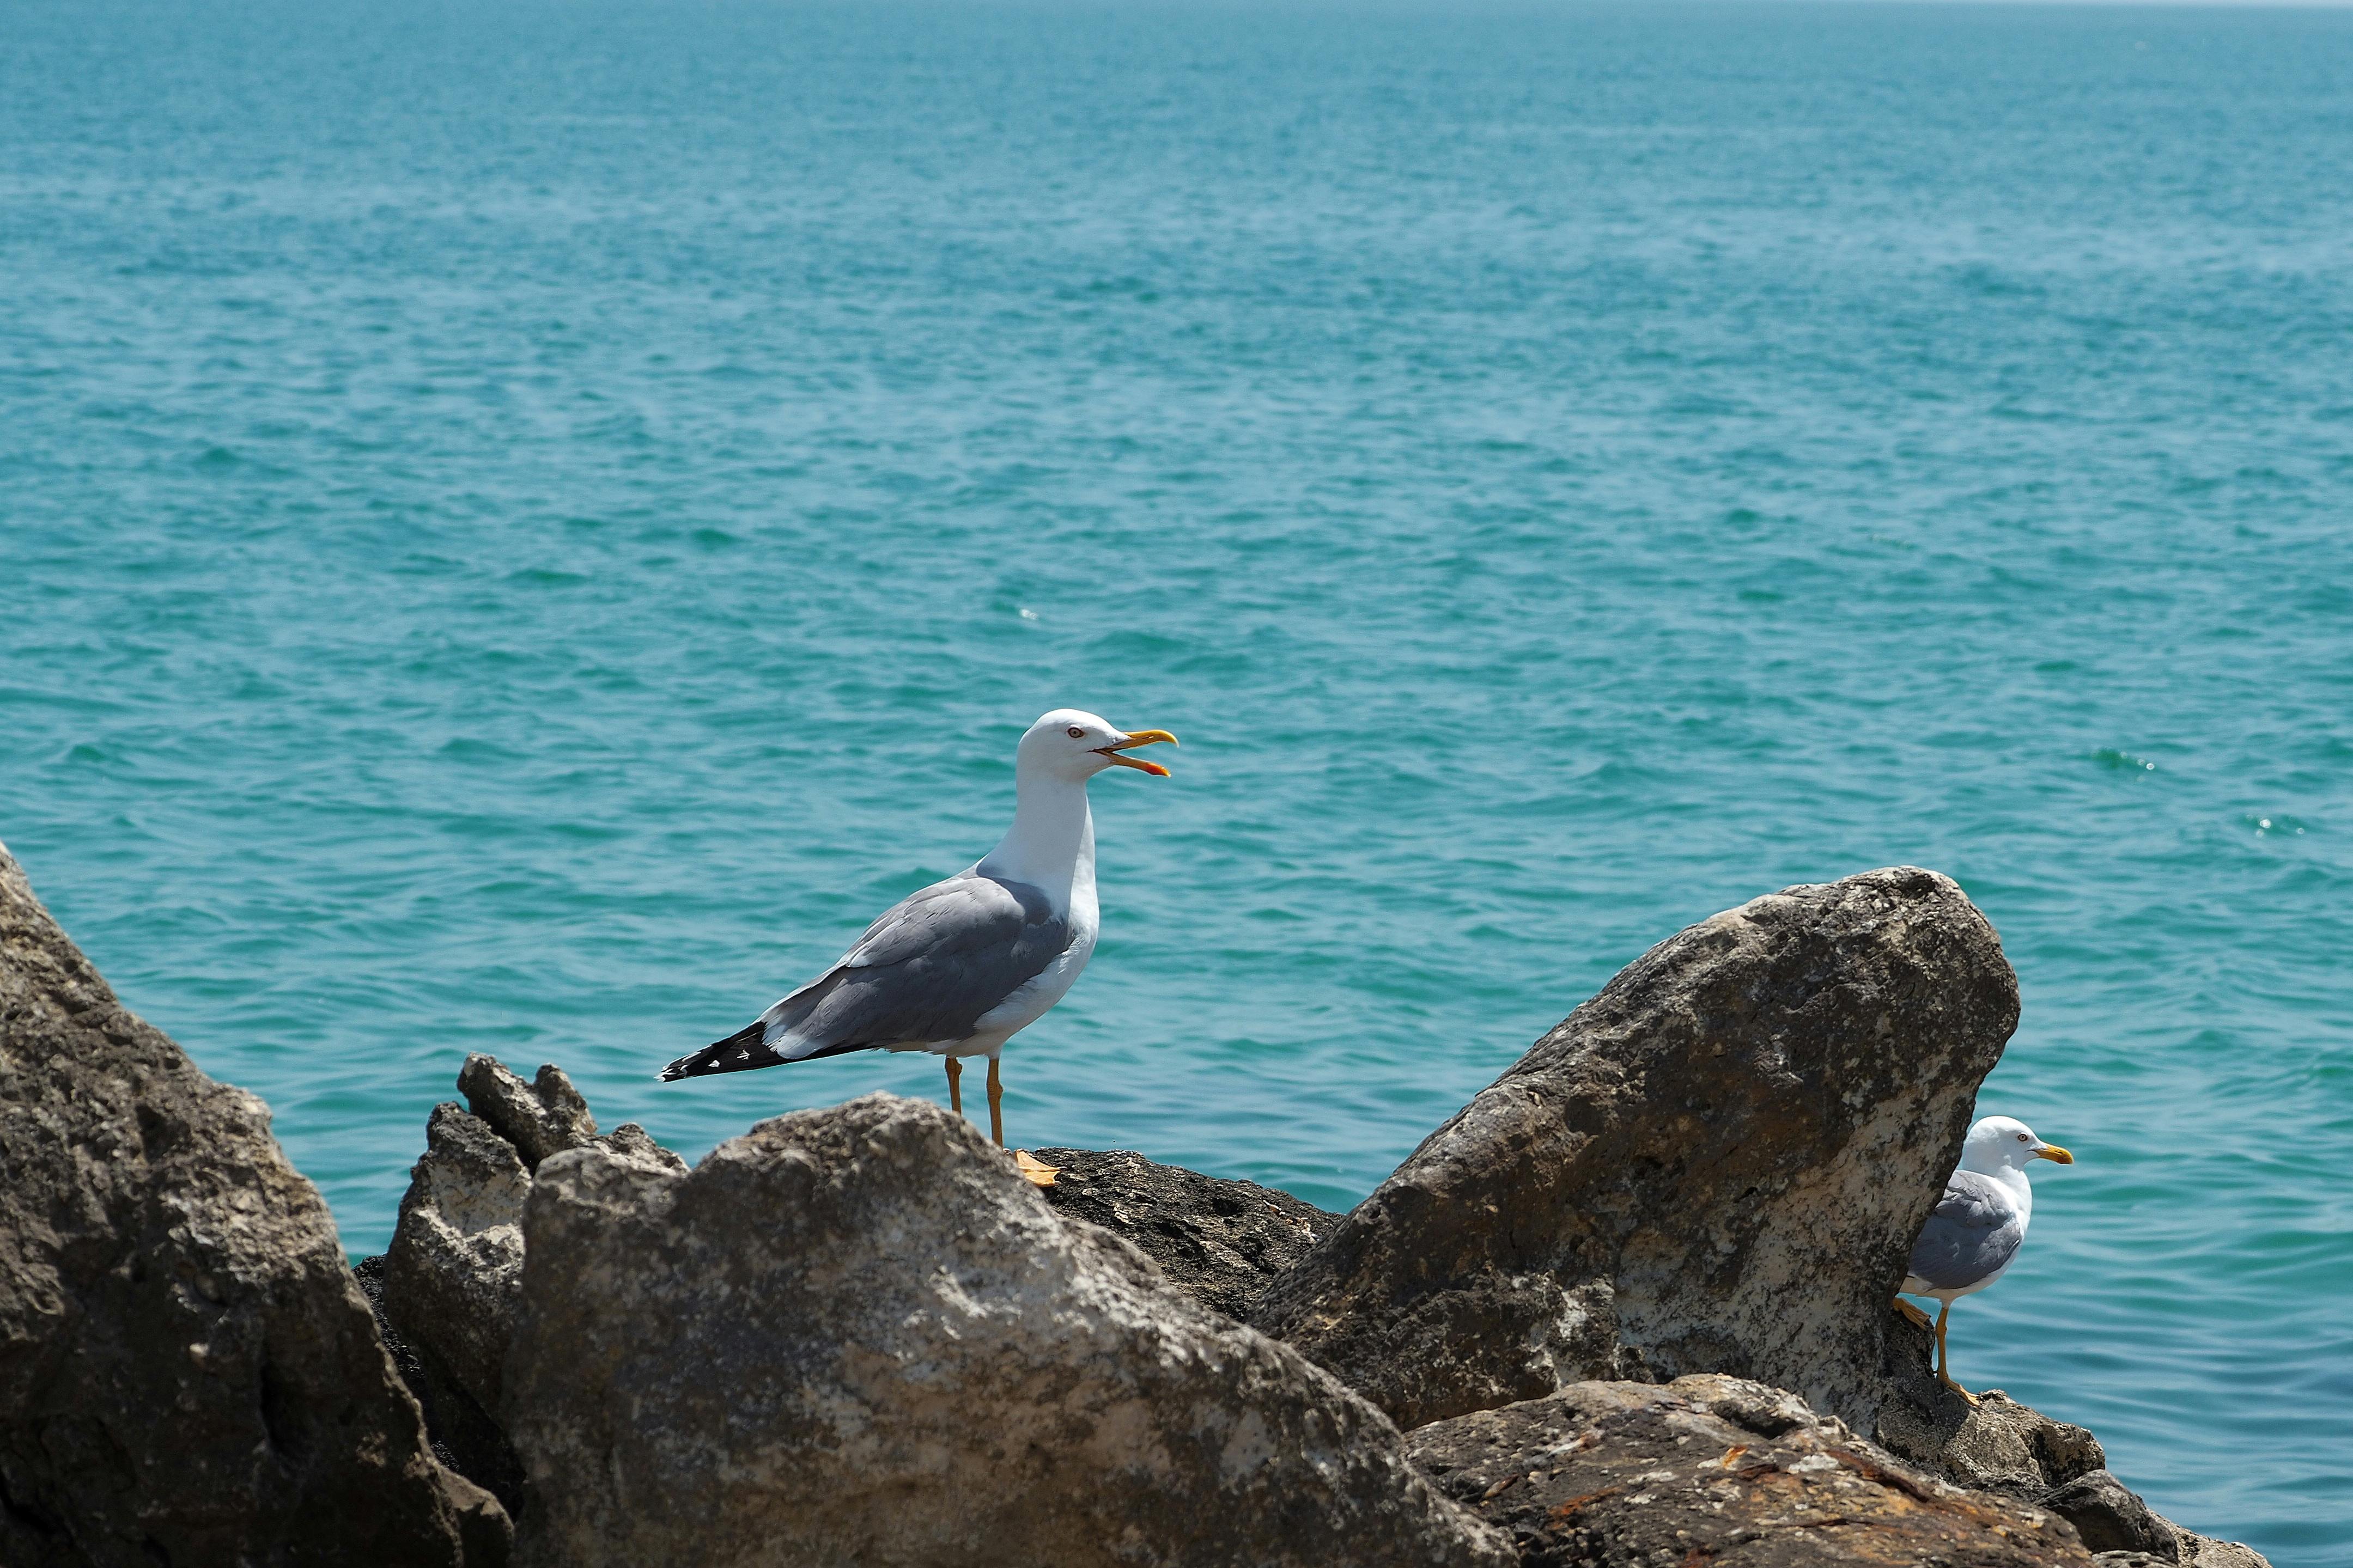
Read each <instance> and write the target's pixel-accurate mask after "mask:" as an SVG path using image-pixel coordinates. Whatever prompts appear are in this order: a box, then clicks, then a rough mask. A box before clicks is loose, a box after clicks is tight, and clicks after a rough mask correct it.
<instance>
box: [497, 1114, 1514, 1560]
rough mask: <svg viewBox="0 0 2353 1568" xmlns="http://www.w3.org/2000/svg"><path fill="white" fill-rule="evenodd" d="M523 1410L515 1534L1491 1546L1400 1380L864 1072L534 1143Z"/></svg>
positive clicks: (514, 1399) (981, 1545)
mask: <svg viewBox="0 0 2353 1568" xmlns="http://www.w3.org/2000/svg"><path fill="white" fill-rule="evenodd" d="M524 1230H525V1236H526V1239H527V1244H528V1245H527V1247H526V1253H525V1260H524V1265H523V1285H522V1303H521V1310H520V1311H519V1313H518V1315H517V1319H516V1329H515V1337H514V1342H513V1344H512V1350H511V1352H510V1355H509V1359H508V1362H507V1367H506V1382H505V1407H504V1414H505V1417H506V1422H507V1429H508V1431H509V1433H510V1435H511V1436H512V1437H513V1439H514V1442H515V1445H516V1447H517V1448H518V1450H519V1451H520V1452H521V1453H522V1458H523V1460H524V1462H525V1465H526V1467H527V1468H528V1470H529V1474H530V1483H531V1486H532V1489H533V1502H532V1505H531V1507H530V1509H529V1510H527V1512H526V1514H525V1517H524V1521H523V1525H522V1531H521V1534H520V1536H519V1539H518V1543H517V1551H518V1556H519V1560H520V1561H522V1562H523V1563H528V1564H540V1565H554V1564H558V1563H561V1564H566V1565H576V1568H595V1565H599V1564H616V1565H618V1564H630V1565H635V1564H640V1563H689V1562H691V1563H698V1564H707V1565H710V1568H727V1565H732V1564H751V1563H762V1564H769V1563H773V1564H778V1565H782V1564H796V1565H810V1568H816V1565H822V1564H832V1563H842V1564H847V1563H861V1564H871V1565H882V1564H901V1563H903V1564H917V1563H921V1564H936V1563H956V1564H958V1565H959V1568H996V1565H1005V1568H1011V1565H1013V1564H1023V1565H1027V1568H1060V1565H1064V1564H1068V1565H1071V1568H1081V1565H1086V1568H1094V1565H1099V1564H1105V1563H1138V1564H1164V1563H1165V1564H1179V1563H1198V1564H1202V1565H1204V1568H1208V1565H1211V1564H1215V1565H1219V1568H1224V1565H1226V1564H1230V1563H1254V1564H1293V1563H1295V1564H1301V1565H1305V1564H1310V1563H1314V1564H1324V1563H1351V1564H1358V1565H1362V1568H1378V1565H1381V1564H1392V1563H1393V1564H1398V1565H1400V1568H1402V1565H1405V1564H1413V1565H1415V1568H1430V1565H1434V1564H1445V1563H1466V1564H1470V1563H1479V1564H1496V1565H1500V1564H1502V1563H1508V1562H1509V1561H1511V1554H1510V1552H1509V1551H1508V1549H1507V1548H1506V1547H1505V1546H1504V1544H1503V1542H1501V1541H1500V1539H1498V1538H1497V1537H1495V1536H1494V1535H1493V1532H1492V1531H1487V1530H1485V1529H1484V1528H1483V1527H1482V1526H1480V1525H1478V1524H1477V1523H1476V1522H1475V1521H1472V1519H1471V1518H1470V1516H1469V1515H1468V1514H1467V1513H1466V1512H1465V1511H1464V1510H1461V1509H1459V1508H1457V1507H1456V1506H1455V1505H1453V1504H1451V1503H1450V1502H1448V1501H1446V1500H1443V1499H1442V1498H1440V1497H1439V1496H1438V1495H1437V1494H1436V1493H1435V1492H1434V1491H1432V1490H1431V1489H1430V1486H1429V1485H1428V1483H1427V1482H1425V1481H1424V1480H1423V1479H1421V1478H1420V1477H1419V1475H1418V1474H1417V1473H1416V1472H1415V1471H1414V1470H1413V1468H1411V1466H1410V1465H1409V1463H1408V1462H1407V1460H1406V1458H1405V1455H1404V1451H1403V1447H1402V1444H1401V1442H1400V1440H1399V1439H1398V1436H1397V1434H1396V1432H1395V1430H1394V1429H1393V1428H1392V1427H1391V1426H1390V1425H1389V1423H1388V1420H1387V1419H1386V1418H1384V1417H1383V1416H1382V1415H1380V1413H1379V1412H1378V1411H1377V1410H1375V1409H1374V1408H1373V1407H1372V1406H1371V1405H1368V1404H1366V1402H1364V1401H1363V1400H1362V1399H1360V1398H1358V1397H1356V1395H1355V1394H1351V1393H1349V1392H1348V1391H1347V1390H1346V1389H1345V1388H1344V1387H1342V1386H1341V1385H1340V1384H1338V1383H1336V1382H1335V1380H1334V1379H1333V1378H1332V1377H1331V1376H1330V1375H1329V1374H1327V1373H1324V1372H1323V1371H1322V1370H1321V1369H1319V1368H1317V1367H1315V1366H1314V1365H1313V1364H1312V1363H1309V1362H1307V1361H1306V1360H1305V1359H1304V1358H1303V1357H1302V1356H1300V1355H1299V1354H1298V1353H1297V1352H1293V1351H1292V1350H1290V1349H1289V1348H1288V1347H1286V1346H1283V1345H1280V1344H1277V1343H1275V1342H1272V1341H1271V1340H1268V1339H1266V1338H1265V1337H1264V1336H1262V1335H1261V1334H1258V1333H1257V1332H1255V1331H1252V1330H1250V1329H1248V1328H1246V1327H1243V1326H1241V1325H1239V1324H1236V1323H1233V1322H1231V1321H1227V1320H1225V1319H1223V1318H1220V1317H1219V1316H1218V1315H1216V1314H1214V1313H1212V1312H1210V1311H1208V1310H1206V1309H1204V1308H1202V1307H1201V1306H1199V1305H1198V1303H1197V1302H1195V1301H1194V1300H1192V1298H1190V1297H1188V1296H1187V1295H1186V1294H1185V1293H1184V1292H1183V1291H1181V1290H1179V1289H1176V1287H1174V1286H1173V1285H1171V1284H1169V1283H1168V1281H1167V1279H1166V1277H1165V1276H1164V1275H1163V1274H1162V1273H1161V1271H1160V1269H1159V1268H1157V1267H1155V1265H1154V1264H1153V1263H1152V1262H1151V1261H1150V1259H1148V1258H1145V1256H1144V1255H1143V1254H1141V1253H1140V1252H1138V1251H1136V1250H1134V1248H1133V1247H1129V1246H1127V1245H1126V1244H1124V1243H1123V1242H1121V1241H1119V1240H1118V1239H1117V1238H1116V1237H1111V1236H1108V1235H1106V1234H1104V1233H1103V1231H1101V1230H1099V1229H1097V1228H1095V1227H1093V1226H1084V1225H1074V1224H1071V1223H1069V1222H1066V1221H1064V1220H1062V1219H1061V1218H1060V1217H1059V1216H1058V1215H1056V1214H1055V1213H1054V1211H1053V1210H1052V1209H1051V1208H1050V1207H1049V1206H1048V1205H1047V1202H1046V1200H1045V1199H1044V1198H1043V1197H1042V1196H1040V1195H1039V1193H1038V1192H1037V1190H1036V1189H1034V1188H1032V1187H1030V1186H1029V1184H1026V1183H1024V1182H1023V1181H1021V1180H1020V1179H1019V1178H1018V1176H1017V1175H1016V1174H1015V1173H1014V1172H1013V1170H1012V1167H1011V1164H1010V1163H1009V1162H1008V1160H1007V1159H1006V1157H1005V1155H1004V1153H1003V1152H1001V1151H999V1150H997V1149H995V1148H992V1147H991V1146H990V1145H989V1144H988V1143H987V1142H985V1141H983V1140H982V1138H981V1137H980V1136H979V1135H978V1134H977V1133H976V1132H975V1131H974V1130H973V1129H972V1128H971V1126H970V1125H969V1124H968V1123H966V1122H965V1121H964V1120H963V1119H962V1118H960V1117H955V1116H952V1115H950V1114H949V1113H948V1112H946V1111H945V1110H941V1109H939V1108H937V1107H934V1106H931V1105H928V1104H923V1103H922V1102H918V1101H913V1100H900V1099H897V1098H895V1097H892V1096H890V1095H879V1094H878V1095H870V1096H867V1097H865V1098H863V1099H860V1100H852V1101H851V1102H850V1103H849V1104H847V1105H844V1106H841V1107H839V1108H837V1109H834V1110H810V1111H800V1112H796V1113H794V1114H792V1115H789V1116H785V1117H780V1118H778V1119H776V1120H774V1121H765V1122H763V1123H761V1124H760V1125H758V1126H756V1127H754V1129H753V1130H752V1131H750V1132H749V1133H747V1134H745V1135H744V1136H743V1137H741V1138H737V1139H734V1140H732V1141H731V1142H727V1143H724V1144H723V1145H721V1146H720V1147H719V1148H718V1149H717V1150H715V1151H714V1152H712V1154H711V1155H710V1156H709V1157H708V1158H707V1159H705V1160H704V1161H703V1162H702V1164H701V1165H699V1166H697V1167H696V1168H695V1170H694V1171H693V1172H692V1173H690V1174H686V1175H679V1174H676V1173H670V1172H667V1171H661V1170H655V1169H650V1168H648V1167H647V1166H645V1165H642V1164H635V1163H629V1162H628V1161H626V1160H623V1159H620V1158H617V1157H615V1156H613V1155H611V1154H609V1153H607V1152H604V1151H601V1150H597V1149H593V1148H592V1149H575V1150H573V1151H570V1152H565V1153H560V1154H555V1155H552V1156H551V1157H549V1158H548V1159H546V1160H545V1161H543V1163H542V1164H541V1165H540V1168H539V1171H538V1173H537V1179H536V1182H535V1184H534V1185H533V1190H532V1194H531V1199H530V1203H529V1207H528V1210H527V1214H526V1218H525V1223H524Z"/></svg>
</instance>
